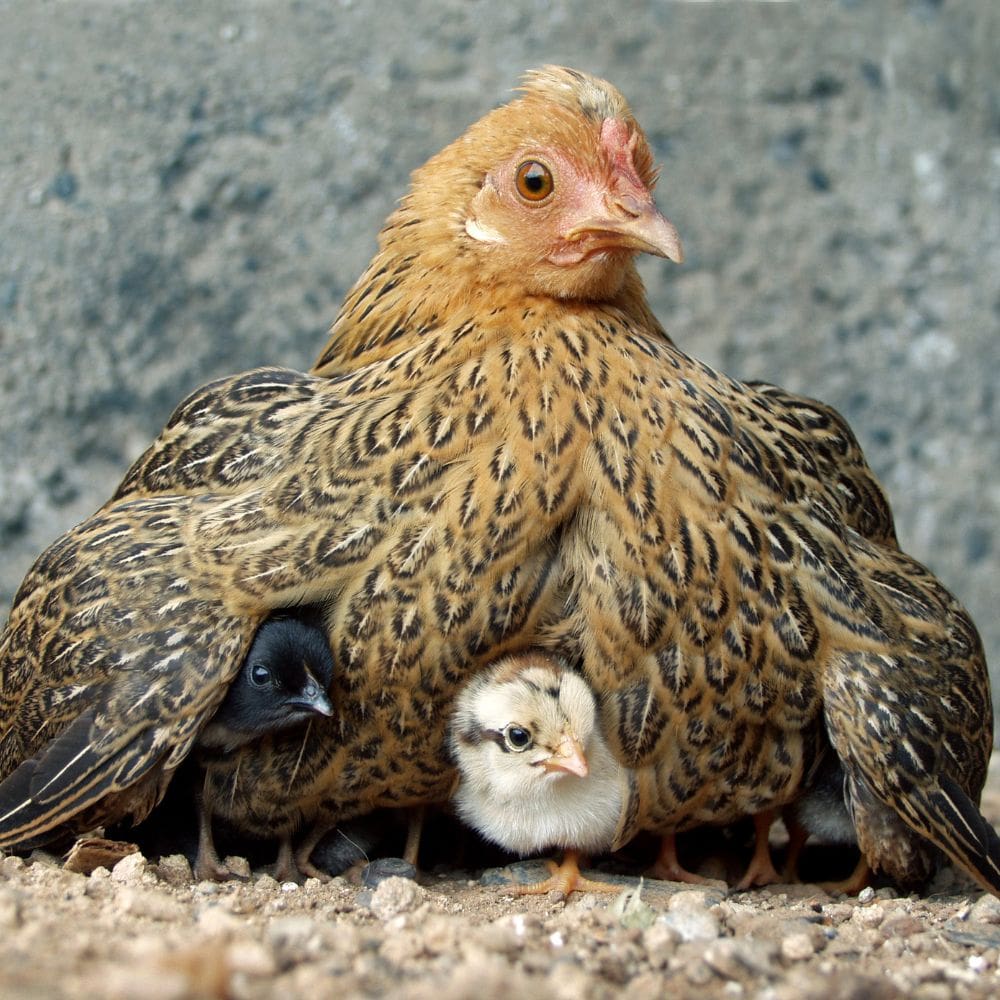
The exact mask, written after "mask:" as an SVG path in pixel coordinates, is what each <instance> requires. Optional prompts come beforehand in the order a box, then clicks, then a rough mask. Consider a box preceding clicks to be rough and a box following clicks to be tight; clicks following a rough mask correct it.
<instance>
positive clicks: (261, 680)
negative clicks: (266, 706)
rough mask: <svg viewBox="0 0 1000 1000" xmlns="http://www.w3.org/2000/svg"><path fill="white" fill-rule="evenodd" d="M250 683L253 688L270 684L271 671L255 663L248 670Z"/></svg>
mask: <svg viewBox="0 0 1000 1000" xmlns="http://www.w3.org/2000/svg"><path fill="white" fill-rule="evenodd" d="M250 683H251V684H253V686H254V687H264V686H265V685H267V684H270V683H271V671H270V670H268V669H267V667H265V666H264V665H263V664H261V663H255V664H254V665H253V666H252V667H251V668H250Z"/></svg>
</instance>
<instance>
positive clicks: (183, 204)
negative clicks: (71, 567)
mask: <svg viewBox="0 0 1000 1000" xmlns="http://www.w3.org/2000/svg"><path fill="white" fill-rule="evenodd" d="M612 6H614V5H611V4H608V3H607V2H606V0H601V2H576V3H570V2H565V0H552V2H544V0H508V2H506V3H497V2H495V0H493V2H458V0H433V2H424V3H416V2H413V0H410V2H395V3H392V4H390V3H378V4H376V3H374V2H371V0H356V2H351V0H339V2H338V0H296V2H278V0H274V2H267V0H257V2H251V0H246V2H243V3H236V2H228V3H223V2H219V3H213V2H181V0H157V2H131V3H127V2H110V0H108V2H98V0H92V2H86V0H79V2H73V3H70V2H44V0H20V2H3V0H0V23H2V30H0V204H2V206H3V208H2V219H0V380H2V390H0V551H2V553H3V559H2V564H0V618H2V617H4V616H5V614H6V610H7V608H8V606H9V602H10V599H11V598H12V596H13V593H14V590H15V589H16V587H17V585H18V583H19V581H20V579H21V577H22V576H23V574H24V573H25V571H26V570H27V569H28V567H29V566H30V564H31V562H32V560H33V559H34V558H35V556H36V555H37V554H38V553H39V552H40V551H41V550H42V549H43V548H44V547H45V546H46V545H48V544H49V543H50V542H51V541H52V540H53V539H54V538H55V537H56V536H57V535H58V534H59V533H61V532H62V531H64V530H65V529H66V528H68V527H70V526H71V525H72V524H74V523H75V522H76V521H78V520H80V519H81V518H83V517H85V516H87V515H88V514H90V513H91V512H92V511H93V510H94V509H95V508H96V507H98V506H99V505H100V504H101V503H102V502H103V501H104V500H105V499H106V498H107V496H108V495H109V493H110V492H111V490H112V489H113V488H114V486H115V484H116V482H117V480H118V478H119V477H120V475H121V474H122V472H123V471H124V470H125V468H126V467H127V466H128V464H129V463H130V462H131V460H132V459H133V458H135V457H136V455H138V453H139V452H140V451H141V450H142V449H143V448H144V447H145V445H146V444H147V443H148V442H149V441H150V439H151V438H152V437H153V436H154V435H155V434H156V433H157V431H158V429H159V428H160V427H161V425H162V424H163V422H164V421H165V420H166V418H167V417H168V416H169V414H170V411H171V410H172V408H173V407H174V405H175V404H176V403H178V402H179V401H180V400H181V399H182V398H183V397H184V396H185V395H186V394H187V393H188V392H189V391H190V390H192V389H194V388H195V387H196V386H198V385H199V384H200V383H202V382H205V381H207V380H208V379H210V378H213V377H215V376H217V375H221V374H225V373H230V372H235V371H238V370H242V369H246V368H250V367H253V366H255V365H260V364H275V363H276V364H283V365H290V366H294V367H299V368H301V367H308V366H309V364H310V363H311V362H312V360H313V358H314V357H315V355H316V353H317V351H318V350H319V348H320V346H321V345H322V343H323V340H324V335H325V331H326V327H327V326H328V324H329V323H330V321H331V320H332V318H333V316H334V314H335V311H336V308H337V304H338V302H339V301H340V299H341V297H342V296H343V294H344V292H345V291H346V289H347V288H348V287H349V285H350V284H351V283H352V282H353V280H354V279H355V278H356V277H357V275H358V274H359V273H360V271H361V270H362V268H363V267H364V265H365V263H366V262H367V260H368V258H369V257H370V256H371V254H372V251H373V249H374V246H375V236H376V233H377V231H378V229H379V227H380V225H381V222H382V220H383V219H384V217H385V215H386V214H387V213H388V212H389V210H390V209H391V208H392V206H393V203H394V201H395V200H396V199H397V198H398V197H399V196H400V195H401V194H402V192H403V191H404V189H405V186H406V183H407V175H408V173H409V171H410V170H412V169H413V168H414V167H416V166H417V165H419V164H420V163H421V162H422V161H423V160H424V159H425V158H426V157H427V156H428V155H429V154H431V153H433V152H435V151H436V150H437V149H439V148H440V147H441V146H442V145H444V144H445V143H446V142H448V141H450V140H451V139H452V138H454V137H455V136H457V135H458V134H459V133H461V131H462V130H463V129H464V127H465V126H466V125H467V124H468V123H469V122H471V121H472V120H474V119H475V118H477V117H478V116H479V115H481V114H482V113H483V112H485V111H486V110H487V109H489V108H490V107H492V106H494V105H495V104H497V103H500V102H502V101H504V100H506V99H508V98H509V95H510V90H511V88H512V87H513V86H514V85H516V83H517V81H518V79H519V77H520V75H521V74H522V73H523V71H524V70H525V69H527V68H530V67H533V66H537V65H540V64H543V63H547V62H559V63H565V64H568V65H572V66H577V67H580V68H582V69H586V70H589V71H591V72H594V73H597V74H598V75H601V76H605V77H607V78H608V79H610V80H611V81H613V82H614V83H615V84H617V85H618V86H619V87H620V88H621V89H622V90H623V91H624V93H625V94H626V96H627V97H628V98H629V99H630V101H631V102H632V105H633V108H634V110H635V111H636V114H637V115H638V117H639V120H640V121H641V122H642V124H643V125H644V127H645V129H646V131H647V133H648V134H649V136H650V139H651V141H652V143H653V145H654V147H655V150H656V153H657V155H658V157H659V159H660V161H661V162H662V165H663V173H662V178H661V182H660V186H659V189H658V202H659V204H660V207H661V208H662V209H663V211H664V213H665V214H666V215H667V216H668V217H669V218H670V219H671V220H672V221H673V222H674V223H675V224H676V225H677V227H678V229H679V230H680V232H681V234H682V237H683V240H684V246H685V249H686V251H687V255H688V259H687V261H686V262H685V264H684V265H683V266H682V267H679V268H678V267H674V266H671V265H667V264H664V263H663V262H661V261H647V262H645V263H644V265H643V267H644V274H645V276H646V278H647V284H648V286H649V290H650V294H651V298H652V300H653V303H654V305H655V308H656V310H657V313H658V314H659V316H660V318H661V319H662V321H663V323H664V325H665V326H666V327H667V329H668V330H669V331H670V333H671V334H672V336H673V337H674V339H675V340H676V341H677V342H678V343H679V344H680V345H681V346H682V347H683V348H684V349H685V350H687V351H689V352H690V353H693V354H695V355H697V356H698V357H700V358H702V359H704V360H706V361H708V362H709V363H710V364H712V365H715V366H717V367H721V368H722V369H724V370H725V371H726V372H728V373H730V374H732V375H735V376H737V377H741V378H764V379H767V380H769V381H773V382H778V383H781V384H783V385H785V386H787V387H788V388H790V389H793V390H795V391H797V392H800V393H805V394H808V395H812V396H816V397H818V398H820V399H823V400H825V401H826V402H829V403H831V404H833V405H834V406H836V407H838V408H839V409H840V410H841V411H843V412H844V413H845V414H846V416H847V417H848V419H849V420H850V421H851V423H852V425H853V426H854V428H855V431H856V432H857V435H858V437H859V439H860V440H861V443H862V445H863V446H864V448H865V450H866V452H867V454H868V456H869V459H870V461H871V463H872V465H873V466H874V467H875V469H876V470H877V472H878V473H879V475H880V477H881V478H882V481H883V482H884V484H885V485H886V487H887V489H888V491H889V494H890V496H891V498H892V500H893V503H894V507H895V510H896V514H897V519H898V527H899V535H900V540H901V542H902V544H903V547H904V548H905V549H907V550H908V551H910V552H911V553H913V554H914V555H916V556H917V557H918V558H920V559H921V560H923V561H924V562H926V563H927V564H929V565H930V566H931V567H932V568H933V569H934V570H935V571H936V572H937V573H938V574H939V575H940V576H941V578H942V579H943V580H944V581H945V583H946V584H947V585H948V586H949V587H950V588H951V589H952V590H953V591H954V592H955V593H956V594H957V595H958V596H959V597H960V598H961V599H962V601H963V602H964V603H965V604H966V605H967V606H968V607H969V608H970V610H971V611H972V613H973V615H974V617H975V618H976V621H977V622H978V624H979V627H980V629H981V630H982V632H983V635H984V638H985V640H986V643H987V649H988V653H989V656H990V661H991V664H992V666H993V669H994V671H996V670H997V669H1000V621H998V620H997V615H996V609H997V595H998V592H1000V584H998V579H1000V474H998V472H997V468H998V465H1000V433H998V430H1000V400H998V399H997V395H998V393H997V389H998V383H1000V374H998V365H1000V337H998V334H1000V281H998V274H1000V68H998V67H1000V4H997V3H996V0H963V2H932V0H908V2H904V0H897V2H885V3H875V2H865V0H854V2H846V0H845V2H841V3H834V2H823V3H820V2H818V0H817V2H812V0H810V2H801V3H752V2H717V3H676V2H658V3H650V4H639V3H634V4H621V5H618V9H617V10H616V11H615V12H614V13H612V14H609V13H608V8H610V7H612ZM994 678H995V679H994V687H995V688H997V687H998V686H1000V685H997V681H996V674H994Z"/></svg>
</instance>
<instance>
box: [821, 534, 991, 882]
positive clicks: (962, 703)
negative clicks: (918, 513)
mask: <svg viewBox="0 0 1000 1000" xmlns="http://www.w3.org/2000/svg"><path fill="white" fill-rule="evenodd" d="M854 549H855V552H856V554H857V557H858V559H859V562H860V563H861V565H863V566H864V567H865V569H866V570H867V571H868V572H869V574H870V576H871V579H872V580H873V582H874V584H875V586H876V587H877V588H878V590H879V591H880V592H881V593H882V595H883V596H884V597H885V600H886V601H887V602H888V603H890V604H891V605H892V606H893V607H894V608H895V609H896V610H897V611H898V613H899V614H900V616H901V617H902V620H903V623H904V626H905V629H904V631H903V632H902V633H901V635H900V637H899V639H898V641H897V642H896V643H895V644H894V645H893V647H892V648H891V649H888V650H867V649H855V650H851V651H845V652H844V653H843V655H840V656H838V657H836V658H834V660H833V661H832V662H831V664H830V667H829V668H828V670H827V672H826V675H825V680H824V698H825V714H826V720H827V726H828V728H829V733H830V738H831V742H832V743H833V745H834V747H835V749H836V751H837V754H838V756H839V757H840V759H841V761H842V763H843V766H844V769H845V772H846V774H847V777H848V785H847V788H848V798H849V804H850V807H851V811H852V814H853V817H854V822H855V826H856V828H857V833H858V842H859V844H860V846H861V849H862V851H863V852H864V854H865V856H866V858H867V859H868V861H869V863H870V864H871V865H872V867H873V868H875V869H879V868H883V869H885V870H886V871H887V872H888V873H889V874H890V875H891V876H893V877H894V878H896V879H898V880H899V881H900V882H901V883H914V882H922V881H924V880H926V878H927V877H928V876H929V875H930V874H931V872H932V870H933V867H932V866H933V863H934V858H933V857H932V853H931V851H930V850H929V848H928V844H927V842H928V841H929V842H930V843H931V844H934V845H936V846H937V847H938V848H940V849H941V850H942V851H943V852H944V853H945V854H946V855H948V857H949V858H951V859H952V861H954V862H955V863H956V864H958V865H959V866H961V867H962V868H964V869H965V870H966V871H968V872H969V873H970V874H972V875H973V876H974V877H975V878H976V879H977V880H978V881H979V882H980V883H981V884H982V885H983V886H984V887H985V888H987V889H990V890H992V891H993V892H1000V838H998V837H997V834H996V832H995V831H994V830H993V828H992V827H991V826H990V825H989V823H988V822H987V821H986V820H985V819H984V817H983V816H982V815H981V814H980V812H979V810H978V808H977V803H978V801H979V795H980V792H981V790H982V787H983V783H984V781H985V778H986V768H987V765H988V762H989V756H990V750H991V742H992V741H991V734H992V728H993V720H992V708H991V702H990V692H989V683H988V680H987V671H986V663H985V659H984V657H983V650H982V644H981V642H980V639H979V635H978V633H977V632H976V629H975V627H974V626H973V624H972V622H971V621H970V620H969V617H968V615H967V614H966V613H965V611H964V610H963V609H962V608H961V607H960V606H959V605H958V604H957V602H956V601H955V600H954V598H953V597H952V596H951V594H949V593H948V592H947V591H946V590H945V589H944V587H942V586H941V584H940V583H938V581H937V580H935V579H934V577H933V576H932V575H931V574H930V573H929V572H927V570H926V569H925V568H924V567H923V566H921V565H920V564H919V563H917V562H916V561H915V560H913V559H910V558H909V557H908V556H906V555H904V554H903V553H900V552H898V551H885V550H880V549H878V548H876V547H874V546H870V545H867V544H864V543H862V542H860V540H858V541H857V542H856V543H855V545H854Z"/></svg>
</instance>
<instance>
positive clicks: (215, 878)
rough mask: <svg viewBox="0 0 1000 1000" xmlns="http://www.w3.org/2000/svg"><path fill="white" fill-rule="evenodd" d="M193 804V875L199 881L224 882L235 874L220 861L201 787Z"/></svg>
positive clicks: (210, 815) (210, 812) (210, 816)
mask: <svg viewBox="0 0 1000 1000" xmlns="http://www.w3.org/2000/svg"><path fill="white" fill-rule="evenodd" d="M195 804H196V806H197V808H198V856H197V857H196V858H195V861H194V877H195V878H196V879H198V881H199V882H225V881H227V880H229V879H232V878H236V877H237V876H235V875H234V874H233V873H232V872H231V871H230V870H229V869H228V868H227V867H226V866H225V865H224V864H223V863H222V861H221V859H220V858H219V854H218V852H217V851H216V849H215V837H214V836H213V834H212V810H211V809H210V808H209V807H208V806H206V805H205V794H204V790H203V789H202V788H198V790H197V791H196V792H195Z"/></svg>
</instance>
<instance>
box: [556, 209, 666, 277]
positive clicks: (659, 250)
mask: <svg viewBox="0 0 1000 1000" xmlns="http://www.w3.org/2000/svg"><path fill="white" fill-rule="evenodd" d="M564 239H565V240H566V241H567V242H569V243H578V242H580V241H583V240H586V244H587V249H588V251H594V250H607V249H621V250H636V251H638V252H639V253H651V254H653V255H654V256H656V257H666V258H667V260H672V261H673V262H674V263H675V264H680V263H682V262H683V260H684V250H683V249H682V247H681V238H680V236H679V235H678V234H677V230H676V229H675V228H674V226H673V224H672V223H670V222H668V221H667V220H666V219H665V218H664V217H663V216H662V215H661V214H660V210H659V209H658V208H657V207H656V203H655V202H654V201H653V199H652V198H651V197H650V196H649V195H648V194H646V195H645V197H639V196H636V195H632V194H619V195H618V196H617V197H615V198H614V200H613V202H612V203H611V204H610V205H609V207H608V210H607V213H606V214H604V213H602V214H601V215H599V216H594V217H592V218H589V219H585V220H584V221H583V222H580V223H578V224H577V225H575V226H574V227H573V228H572V229H571V230H570V231H569V232H567V233H565V234H564Z"/></svg>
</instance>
